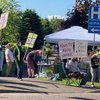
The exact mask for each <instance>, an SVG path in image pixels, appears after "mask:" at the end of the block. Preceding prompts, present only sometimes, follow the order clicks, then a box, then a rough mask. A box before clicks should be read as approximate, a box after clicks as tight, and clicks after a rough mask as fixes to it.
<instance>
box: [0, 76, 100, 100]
mask: <svg viewBox="0 0 100 100" xmlns="http://www.w3.org/2000/svg"><path fill="white" fill-rule="evenodd" d="M99 96H100V89H98V88H89V87H87V88H80V87H72V86H64V85H59V84H57V83H56V82H49V81H40V80H37V79H29V78H24V79H23V81H20V80H18V79H16V78H12V77H0V100H11V99H12V98H13V99H12V100H18V98H19V100H21V98H25V97H26V98H25V99H22V100H33V99H27V98H34V97H36V98H35V99H34V100H42V99H43V100H47V99H45V97H48V100H49V99H50V98H55V99H53V100H61V98H63V99H62V100H65V99H66V100H78V98H88V99H87V100H99ZM5 97H7V98H8V99H7V98H5ZM76 97H77V98H76ZM40 98H42V99H40ZM68 98H70V99H68ZM93 98H94V99H93ZM50 100H51V99H50ZM81 100H84V99H81Z"/></svg>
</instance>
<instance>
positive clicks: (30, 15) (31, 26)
mask: <svg viewBox="0 0 100 100" xmlns="http://www.w3.org/2000/svg"><path fill="white" fill-rule="evenodd" d="M29 32H33V33H36V34H38V37H37V39H36V42H35V46H34V49H39V48H41V46H42V44H43V38H42V25H41V19H40V17H39V16H38V15H37V13H36V12H35V11H34V10H30V9H27V10H25V11H24V13H23V16H22V21H21V24H20V30H19V33H20V34H19V38H20V40H22V41H23V43H25V41H26V39H27V36H28V34H29Z"/></svg>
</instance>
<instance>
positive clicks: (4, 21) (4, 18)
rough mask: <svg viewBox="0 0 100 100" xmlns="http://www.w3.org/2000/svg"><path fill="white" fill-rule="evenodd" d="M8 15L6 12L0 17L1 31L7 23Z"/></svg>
mask: <svg viewBox="0 0 100 100" xmlns="http://www.w3.org/2000/svg"><path fill="white" fill-rule="evenodd" d="M8 14H9V13H8V12H7V13H3V14H1V17H0V30H2V29H3V28H5V27H6V25H7V21H8Z"/></svg>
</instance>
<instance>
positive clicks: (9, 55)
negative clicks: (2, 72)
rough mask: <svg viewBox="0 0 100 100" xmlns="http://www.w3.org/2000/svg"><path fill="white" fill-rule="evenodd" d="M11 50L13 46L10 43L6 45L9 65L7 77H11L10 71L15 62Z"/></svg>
mask: <svg viewBox="0 0 100 100" xmlns="http://www.w3.org/2000/svg"><path fill="white" fill-rule="evenodd" d="M10 49H11V45H10V43H8V44H7V45H6V49H5V58H6V63H7V70H6V76H7V77H8V76H10V71H11V68H12V64H13V62H14V57H13V53H12V51H11V50H10Z"/></svg>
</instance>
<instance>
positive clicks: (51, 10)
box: [17, 0, 75, 18]
mask: <svg viewBox="0 0 100 100" xmlns="http://www.w3.org/2000/svg"><path fill="white" fill-rule="evenodd" d="M17 1H18V4H19V5H20V9H21V10H26V9H32V10H35V11H36V13H37V14H38V15H39V16H40V17H42V18H46V17H48V16H49V17H50V16H62V17H63V16H64V17H65V15H66V12H67V9H72V8H73V6H74V5H75V0H17Z"/></svg>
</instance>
